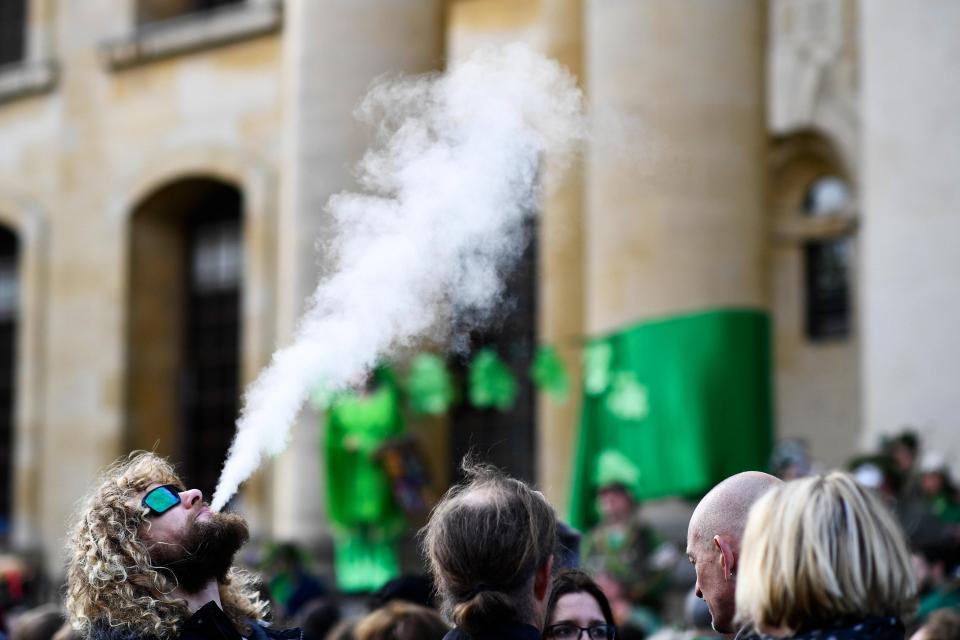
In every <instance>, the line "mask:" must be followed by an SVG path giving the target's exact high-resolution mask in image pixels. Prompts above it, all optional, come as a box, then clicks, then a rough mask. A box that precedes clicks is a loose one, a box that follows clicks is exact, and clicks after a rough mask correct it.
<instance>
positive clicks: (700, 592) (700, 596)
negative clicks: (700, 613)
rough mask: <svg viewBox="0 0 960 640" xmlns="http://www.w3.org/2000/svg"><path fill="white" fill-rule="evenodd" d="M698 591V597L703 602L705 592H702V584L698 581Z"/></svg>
mask: <svg viewBox="0 0 960 640" xmlns="http://www.w3.org/2000/svg"><path fill="white" fill-rule="evenodd" d="M696 589H697V597H698V598H700V599H701V600H703V591H700V582H699V581H697V584H696Z"/></svg>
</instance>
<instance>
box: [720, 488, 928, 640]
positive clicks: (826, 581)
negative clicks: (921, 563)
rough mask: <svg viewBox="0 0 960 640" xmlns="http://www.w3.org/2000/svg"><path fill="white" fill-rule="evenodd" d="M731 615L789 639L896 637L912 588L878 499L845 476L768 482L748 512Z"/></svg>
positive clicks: (905, 557) (899, 539)
mask: <svg viewBox="0 0 960 640" xmlns="http://www.w3.org/2000/svg"><path fill="white" fill-rule="evenodd" d="M738 566H739V569H738V573H739V576H738V578H737V592H736V610H737V618H738V619H739V620H741V621H749V622H750V623H752V624H753V625H755V627H756V628H757V629H758V630H759V631H761V632H763V633H767V634H774V635H777V636H780V637H790V638H797V639H800V638H803V639H808V638H820V637H837V638H844V639H846V640H854V639H860V638H864V639H866V638H871V639H879V640H900V639H902V638H903V637H904V625H903V622H902V620H903V618H904V616H906V615H909V614H911V613H912V612H913V610H914V608H915V606H916V596H917V587H916V582H915V580H914V577H913V570H912V568H911V564H910V556H909V553H908V551H907V547H906V544H905V541H904V539H903V536H902V534H901V532H900V529H899V528H898V527H897V524H896V522H895V520H894V519H893V517H892V516H891V515H890V513H889V510H888V509H887V508H886V506H885V505H884V504H883V502H882V501H881V500H880V499H879V498H878V497H877V496H876V495H875V494H874V493H873V492H872V491H871V490H869V489H866V488H864V487H861V486H860V485H858V484H857V483H856V481H854V479H853V478H852V477H851V476H850V475H849V474H845V473H840V472H832V473H829V474H827V475H825V476H814V477H810V478H804V479H800V480H794V481H792V482H789V483H785V484H783V485H780V486H778V487H775V488H773V489H772V490H771V491H769V492H767V494H766V495H764V496H763V497H762V498H760V499H759V501H757V503H756V504H755V505H754V506H753V508H752V509H751V511H750V516H749V518H748V521H747V526H746V530H745V532H744V535H743V545H742V553H741V556H740V563H739V565H738Z"/></svg>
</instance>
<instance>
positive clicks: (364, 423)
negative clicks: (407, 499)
mask: <svg viewBox="0 0 960 640" xmlns="http://www.w3.org/2000/svg"><path fill="white" fill-rule="evenodd" d="M403 431H404V424H403V419H402V417H401V414H400V402H399V391H398V388H397V384H396V382H395V379H394V377H393V375H392V373H391V372H390V370H389V369H388V368H386V367H383V366H381V367H378V368H377V369H376V370H375V371H374V372H373V374H371V376H370V378H369V380H368V383H367V384H366V385H365V387H364V389H363V390H362V391H359V392H355V393H343V394H339V395H338V396H336V397H335V398H334V399H333V400H332V402H331V403H330V407H329V409H328V410H327V429H326V440H325V449H326V459H327V465H326V470H327V508H328V511H329V516H330V522H331V523H332V524H333V532H334V566H335V568H336V581H337V587H338V588H339V589H341V590H342V591H346V592H368V591H375V590H376V589H379V588H380V587H381V586H383V584H384V583H386V582H387V581H388V580H390V579H392V578H395V577H396V576H398V575H399V573H400V566H399V561H398V559H397V552H396V549H395V542H396V539H397V537H398V535H399V534H400V532H401V531H402V530H403V527H404V525H405V518H404V514H403V511H402V510H401V509H400V507H399V506H398V505H397V503H396V501H395V500H394V496H393V491H392V489H391V485H390V479H389V477H388V476H387V474H386V472H385V471H384V469H383V466H382V465H381V463H380V461H379V459H378V455H377V454H378V452H379V450H380V448H381V446H382V445H383V444H384V443H385V442H386V441H388V440H389V439H391V438H393V437H396V436H398V435H400V434H401V433H403Z"/></svg>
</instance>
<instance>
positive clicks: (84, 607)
mask: <svg viewBox="0 0 960 640" xmlns="http://www.w3.org/2000/svg"><path fill="white" fill-rule="evenodd" d="M157 483H159V484H177V485H181V484H182V483H181V481H180V478H179V477H178V476H177V474H176V471H175V470H174V468H173V466H172V465H171V464H170V463H169V462H167V461H166V460H165V459H163V458H161V457H160V456H158V455H156V454H154V453H151V452H148V451H135V452H133V453H131V454H130V455H129V456H127V457H125V458H121V459H119V460H117V461H116V462H114V463H113V464H112V465H110V466H109V467H107V468H106V469H105V470H104V471H103V473H102V474H101V476H100V478H99V482H98V483H97V485H96V488H95V489H94V490H93V491H91V492H90V494H89V495H87V497H86V498H85V499H84V500H83V501H82V502H81V504H80V508H79V509H78V511H77V513H76V515H75V518H74V523H73V525H72V526H71V528H70V532H69V534H68V539H67V554H68V566H67V595H66V607H67V614H68V616H69V619H70V624H71V625H72V626H73V628H74V629H76V630H77V632H78V633H80V634H81V635H82V636H83V637H84V638H89V637H90V636H91V634H92V632H93V631H94V630H95V629H104V628H107V629H109V630H110V631H111V632H112V634H116V633H117V632H119V633H121V634H123V635H131V636H137V637H140V638H155V639H157V640H172V638H174V637H176V635H177V634H178V633H179V631H180V628H181V625H182V624H183V623H184V622H185V621H186V620H187V618H189V617H190V611H189V609H188V608H187V603H186V601H185V600H183V599H181V598H176V597H174V596H173V595H172V594H173V591H174V589H175V588H176V587H177V583H176V581H175V579H174V578H173V576H172V575H171V574H170V573H169V572H168V571H164V570H163V569H160V568H159V567H155V566H153V564H152V563H151V560H150V553H149V552H148V550H147V547H146V545H145V544H144V542H143V540H142V539H141V536H140V533H139V532H140V529H141V527H142V526H143V525H144V524H145V516H146V515H147V513H149V510H148V509H146V508H145V507H142V506H141V505H140V503H139V501H138V500H137V499H136V498H137V495H138V494H139V493H141V492H143V491H145V490H146V489H147V487H149V486H150V485H151V484H157ZM220 600H221V603H222V605H223V610H224V613H226V614H227V616H228V617H229V618H230V621H231V622H232V623H233V624H234V626H235V627H236V628H237V629H238V630H239V631H240V632H241V633H244V635H246V632H248V631H249V628H248V624H249V622H250V621H251V620H262V619H263V618H264V616H266V614H267V607H268V605H267V603H265V602H263V601H262V600H261V599H260V597H259V592H258V590H257V580H256V578H255V577H254V576H253V575H252V574H250V573H248V572H246V571H243V570H241V569H238V568H236V567H233V568H231V569H230V571H229V573H228V574H227V578H226V580H224V581H222V582H221V583H220Z"/></svg>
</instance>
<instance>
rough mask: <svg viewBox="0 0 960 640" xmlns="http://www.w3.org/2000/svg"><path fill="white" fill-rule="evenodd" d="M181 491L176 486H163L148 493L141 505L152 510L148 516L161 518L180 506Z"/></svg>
mask: <svg viewBox="0 0 960 640" xmlns="http://www.w3.org/2000/svg"><path fill="white" fill-rule="evenodd" d="M181 491H183V489H181V488H180V487H178V486H177V485H175V484H165V485H161V486H159V487H156V488H154V489H151V490H150V491H148V492H147V495H145V496H143V500H142V501H141V502H140V504H141V505H143V506H144V507H146V508H147V509H150V513H149V514H147V515H151V516H160V515H163V514H165V513H166V512H167V511H170V509H173V508H174V507H175V506H177V505H178V504H180V492H181Z"/></svg>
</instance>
